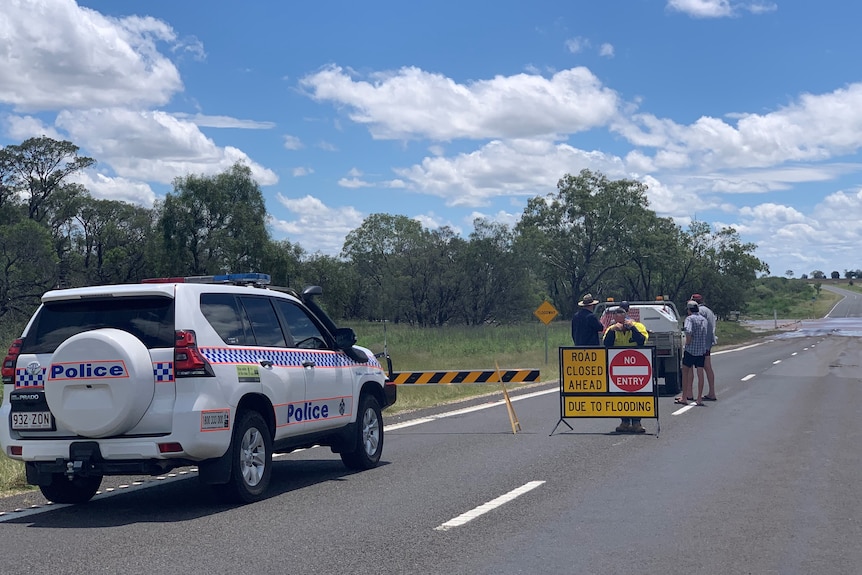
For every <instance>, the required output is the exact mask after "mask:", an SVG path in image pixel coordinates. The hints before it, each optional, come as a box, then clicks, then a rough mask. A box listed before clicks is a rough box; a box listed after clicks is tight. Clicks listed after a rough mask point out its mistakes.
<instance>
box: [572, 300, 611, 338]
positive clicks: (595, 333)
mask: <svg viewBox="0 0 862 575" xmlns="http://www.w3.org/2000/svg"><path fill="white" fill-rule="evenodd" d="M604 329H605V328H604V326H603V325H602V322H600V321H599V318H597V317H596V314H594V313H593V312H591V311H590V310H588V309H587V308H581V309H579V310H578V313H576V314H575V316H574V317H573V318H572V341H574V342H575V345H599V332H602V331H604Z"/></svg>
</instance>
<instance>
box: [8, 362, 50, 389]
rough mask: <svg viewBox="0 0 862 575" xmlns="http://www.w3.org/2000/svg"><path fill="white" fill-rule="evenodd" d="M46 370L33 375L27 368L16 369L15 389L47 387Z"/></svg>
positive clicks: (43, 369)
mask: <svg viewBox="0 0 862 575" xmlns="http://www.w3.org/2000/svg"><path fill="white" fill-rule="evenodd" d="M45 371H46V370H45V368H44V367H43V368H42V369H41V370H39V372H38V373H36V374H32V373H30V372H29V371H27V369H26V368H24V369H22V368H17V369H15V387H16V388H18V387H45Z"/></svg>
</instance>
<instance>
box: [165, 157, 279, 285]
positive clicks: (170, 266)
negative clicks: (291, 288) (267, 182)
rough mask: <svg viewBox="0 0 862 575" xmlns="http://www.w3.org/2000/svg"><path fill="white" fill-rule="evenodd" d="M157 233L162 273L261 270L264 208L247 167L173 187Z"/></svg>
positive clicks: (266, 237) (190, 177)
mask: <svg viewBox="0 0 862 575" xmlns="http://www.w3.org/2000/svg"><path fill="white" fill-rule="evenodd" d="M173 186H174V192H173V193H168V194H167V195H166V197H165V200H164V204H163V205H162V206H161V213H160V219H159V223H158V228H159V231H160V234H161V238H162V243H163V246H162V251H163V254H164V258H165V260H164V264H163V265H164V267H165V270H164V271H165V273H169V274H171V275H206V274H214V273H226V272H249V271H258V270H259V269H261V266H262V261H263V258H264V251H265V246H266V245H267V243H268V241H269V239H270V238H269V232H268V231H267V229H266V205H265V202H264V199H263V194H262V193H261V191H260V186H259V185H258V184H257V182H255V181H254V179H253V178H252V176H251V169H250V168H249V167H248V166H245V165H243V164H240V163H237V164H234V165H233V166H232V167H231V168H230V169H229V170H227V171H225V172H222V173H220V174H217V175H215V176H203V175H187V176H185V177H182V178H177V179H175V180H174V183H173Z"/></svg>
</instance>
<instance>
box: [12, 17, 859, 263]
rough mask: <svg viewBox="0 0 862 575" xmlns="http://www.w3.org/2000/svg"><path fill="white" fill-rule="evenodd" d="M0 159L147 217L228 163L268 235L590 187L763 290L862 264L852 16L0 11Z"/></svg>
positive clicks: (473, 209) (493, 213) (317, 246)
mask: <svg viewBox="0 0 862 575" xmlns="http://www.w3.org/2000/svg"><path fill="white" fill-rule="evenodd" d="M3 4H4V8H3V10H2V12H0V145H6V144H18V143H20V142H22V141H23V140H25V139H27V138H29V137H31V136H37V135H41V134H45V135H48V136H51V137H54V138H57V139H68V140H70V141H72V142H73V143H75V144H77V145H78V146H80V147H81V152H82V153H83V154H85V155H88V156H91V157H93V158H95V159H96V160H97V161H98V164H97V165H96V166H95V167H94V169H93V170H92V171H91V172H88V173H87V174H83V175H82V176H81V179H80V182H81V183H83V184H84V185H86V186H87V188H88V189H89V190H90V191H91V193H92V194H93V195H94V196H96V197H99V198H111V199H118V200H123V201H128V202H134V203H137V204H141V205H145V206H151V205H152V203H153V201H154V200H156V199H158V198H160V197H163V196H164V194H165V193H166V192H168V191H170V190H171V185H170V184H171V181H172V180H173V179H174V178H176V177H178V176H184V175H186V174H189V173H195V174H215V173H218V172H221V171H224V170H226V169H228V168H229V167H230V166H231V165H232V164H233V163H234V162H236V161H243V162H245V163H246V164H247V165H249V166H250V167H251V168H252V172H253V174H254V176H255V178H256V179H257V181H258V182H259V183H260V185H261V188H262V190H263V193H264V195H265V198H266V201H267V209H268V211H269V214H270V217H271V222H270V228H271V231H272V235H273V237H274V238H275V239H279V240H280V239H287V240H290V241H291V242H294V243H298V244H299V245H301V246H302V247H303V248H304V249H305V250H306V251H307V252H309V253H315V252H320V253H325V254H330V255H337V254H338V253H339V251H340V249H341V246H342V243H343V241H344V237H345V235H346V234H347V233H348V232H349V231H351V230H353V229H355V228H356V227H358V226H359V225H361V223H362V221H363V220H364V218H365V217H367V216H368V215H370V214H372V213H377V212H383V213H389V214H400V215H406V216H409V217H411V218H416V219H417V220H419V221H420V222H421V223H422V224H423V225H424V226H426V227H428V228H436V227H438V226H444V225H448V226H450V227H452V228H453V229H454V230H456V231H457V232H459V233H461V234H462V235H464V236H465V237H466V236H467V235H468V234H469V233H470V232H471V231H472V229H473V225H472V221H473V219H474V218H476V217H485V218H488V219H491V220H494V221H500V222H503V223H507V224H510V225H513V224H515V223H516V222H517V221H518V218H519V217H520V215H521V213H522V212H523V208H524V206H525V205H526V201H527V199H528V198H531V197H535V196H544V195H546V194H548V193H553V192H555V190H556V184H557V181H558V180H559V179H560V178H561V177H562V176H563V175H564V174H566V173H572V174H576V173H578V172H579V171H580V170H581V169H584V168H588V169H591V170H594V171H600V172H602V173H604V174H605V175H607V176H608V177H609V178H612V179H619V178H632V179H637V180H640V181H643V182H644V183H646V184H647V185H648V187H649V190H648V197H649V199H650V206H651V208H652V209H654V210H655V211H656V212H657V213H658V214H659V215H660V216H669V217H673V218H674V219H675V221H676V222H677V223H679V224H680V225H682V226H687V225H688V223H689V222H690V221H691V220H692V219H698V220H701V221H706V222H708V223H710V224H711V225H713V226H714V227H715V228H716V229H717V228H720V227H723V226H733V227H734V228H736V229H737V230H738V231H739V233H740V235H741V237H742V239H743V240H744V241H749V242H754V243H756V244H757V246H758V248H757V251H756V255H757V256H758V257H760V258H761V259H763V260H764V261H766V262H767V264H768V265H769V267H770V271H771V274H772V275H779V276H782V275H784V274H785V272H786V270H793V272H794V275H795V276H796V277H798V276H799V275H800V274H802V273H810V272H811V271H813V270H822V271H824V272H826V273H827V274H828V273H830V272H831V271H833V270H837V271H839V272H841V273H842V275H843V272H844V270H845V269H858V268H862V258H861V257H860V255H859V248H860V246H862V241H860V240H862V217H860V216H862V155H860V146H862V35H860V34H859V32H858V27H859V24H860V22H862V4H859V3H856V2H847V1H846V0H842V1H838V0H822V1H819V2H804V1H802V0H793V1H786V0H775V1H769V0H754V1H749V0H741V1H739V2H734V1H729V0H603V1H601V2H571V1H547V0H534V1H532V2H514V1H510V0H496V1H493V2H491V1H475V2H464V1H460V2H451V1H450V0H435V1H434V2H404V1H403V0H401V1H398V2H394V1H388V0H387V1H379V2H355V1H354V2H342V1H331V2H287V1H285V2H282V1H275V0H272V1H263V0H261V1H257V2H248V3H238V2H226V1H223V0H183V1H182V2H152V1H141V0H125V1H123V2H115V1H111V0H81V1H79V2H77V3H75V2H74V1H72V0H4V2H3Z"/></svg>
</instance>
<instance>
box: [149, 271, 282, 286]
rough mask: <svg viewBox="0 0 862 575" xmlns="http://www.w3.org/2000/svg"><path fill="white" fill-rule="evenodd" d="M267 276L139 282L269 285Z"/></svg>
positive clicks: (191, 277) (233, 276) (268, 276)
mask: <svg viewBox="0 0 862 575" xmlns="http://www.w3.org/2000/svg"><path fill="white" fill-rule="evenodd" d="M271 279H272V278H271V277H270V275H269V274H261V273H243V274H220V275H214V276H185V277H167V278H147V279H144V280H141V283H145V284H167V283H178V284H182V283H186V284H234V285H250V284H251V285H269V283H270V281H271Z"/></svg>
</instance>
